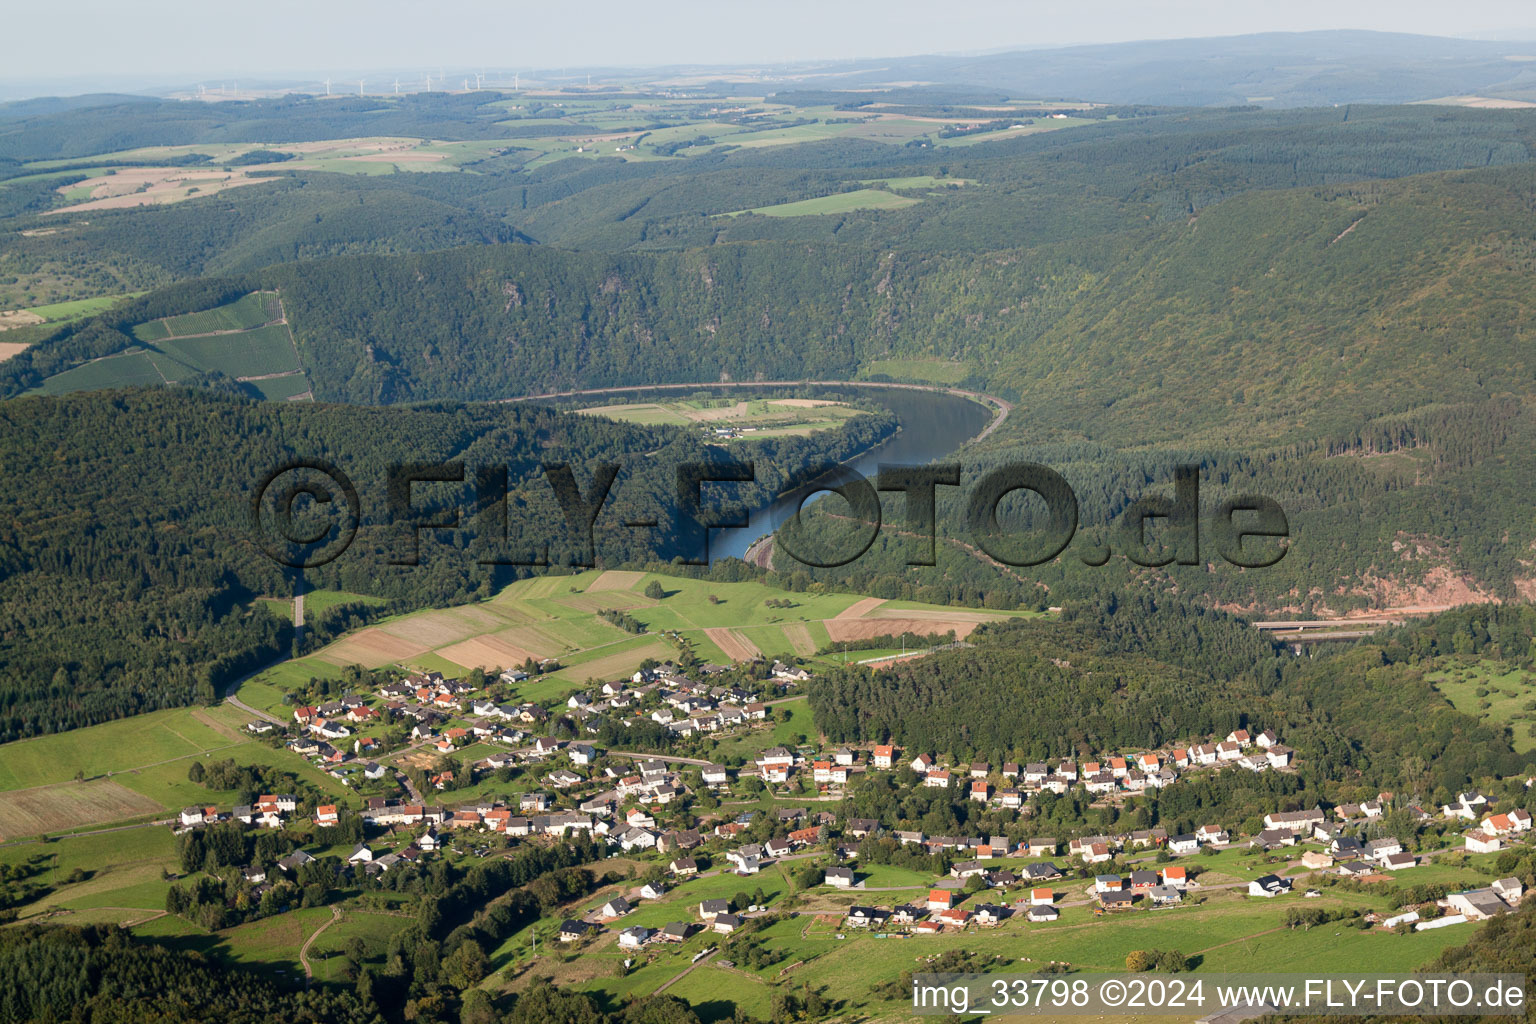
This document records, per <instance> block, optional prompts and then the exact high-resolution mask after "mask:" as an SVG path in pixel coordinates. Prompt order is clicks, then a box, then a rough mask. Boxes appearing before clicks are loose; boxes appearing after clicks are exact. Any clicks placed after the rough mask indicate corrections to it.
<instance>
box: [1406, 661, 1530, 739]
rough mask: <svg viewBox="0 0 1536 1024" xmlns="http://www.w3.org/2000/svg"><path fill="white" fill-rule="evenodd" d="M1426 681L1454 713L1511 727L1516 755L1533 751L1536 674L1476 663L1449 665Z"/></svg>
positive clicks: (1498, 664) (1495, 664) (1494, 662)
mask: <svg viewBox="0 0 1536 1024" xmlns="http://www.w3.org/2000/svg"><path fill="white" fill-rule="evenodd" d="M1426 678H1427V679H1428V680H1429V681H1430V682H1432V683H1434V684H1435V688H1436V689H1437V690H1439V691H1440V692H1441V693H1443V694H1445V699H1446V700H1448V701H1450V702H1451V703H1452V704H1453V705H1455V707H1456V710H1457V711H1461V712H1463V713H1465V714H1469V715H1475V716H1476V717H1478V718H1481V719H1484V720H1486V721H1488V722H1492V723H1495V724H1498V725H1507V726H1510V728H1511V729H1512V730H1513V733H1514V737H1513V743H1514V748H1515V749H1516V750H1517V751H1520V752H1521V753H1525V752H1528V751H1532V750H1536V674H1532V673H1530V672H1524V671H1521V670H1520V669H1511V668H1510V667H1509V666H1507V665H1505V664H1503V663H1501V662H1496V661H1475V662H1471V663H1456V664H1452V665H1450V666H1448V667H1446V668H1444V669H1442V670H1441V671H1438V672H1431V673H1429V675H1428V676H1427V677H1426Z"/></svg>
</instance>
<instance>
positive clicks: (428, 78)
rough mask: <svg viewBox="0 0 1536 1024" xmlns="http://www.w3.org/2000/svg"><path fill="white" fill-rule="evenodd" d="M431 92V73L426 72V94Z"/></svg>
mask: <svg viewBox="0 0 1536 1024" xmlns="http://www.w3.org/2000/svg"><path fill="white" fill-rule="evenodd" d="M431 91H432V72H430V71H428V72H427V92H431Z"/></svg>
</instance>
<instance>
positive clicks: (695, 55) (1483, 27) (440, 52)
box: [0, 0, 1536, 91]
mask: <svg viewBox="0 0 1536 1024" xmlns="http://www.w3.org/2000/svg"><path fill="white" fill-rule="evenodd" d="M0 18H3V24H4V25H5V26H6V34H7V36H8V37H9V38H10V39H11V40H13V42H14V41H21V40H35V41H37V43H38V45H32V46H28V45H12V46H9V47H7V48H6V58H5V61H4V62H3V65H0V80H7V79H8V80H12V82H11V84H12V86H13V89H12V90H10V91H14V86H15V85H16V84H19V83H17V82H16V81H15V80H18V79H19V80H30V81H31V82H34V83H37V84H43V83H48V82H63V81H77V82H85V81H89V82H92V83H98V84H99V85H108V86H110V85H116V86H117V87H121V88H131V87H135V86H137V87H145V85H146V83H148V82H158V83H164V84H172V83H176V84H179V83H184V82H187V81H192V80H197V79H201V78H205V77H209V76H239V75H243V76H247V77H248V78H255V77H261V76H271V77H274V78H283V77H295V76H303V77H315V78H319V77H323V76H325V75H328V74H333V73H335V74H342V73H346V72H349V71H356V70H360V69H361V70H369V69H373V70H381V69H393V70H395V71H397V72H398V71H404V70H407V69H423V70H426V69H431V68H436V67H447V68H454V69H464V68H473V67H476V66H484V67H487V68H500V69H530V70H531V69H537V68H546V69H548V68H555V69H558V68H562V67H594V66H595V67H602V66H631V67H646V66H656V65H666V64H742V63H783V62H786V61H799V60H825V59H838V58H861V57H863V58H868V57H890V56H904V55H912V54H922V53H940V52H975V51H983V50H997V49H1003V48H1029V47H1044V46H1059V45H1070V44H1078V43H1099V42H1124V41H1128V40H1135V39H1167V38H1179V37H1187V36H1220V35H1238V34H1244V33H1249V32H1266V31H1305V30H1312V29H1339V28H1356V29H1377V30H1382V31H1394V32H1414V33H1421V34H1425V35H1446V36H1461V37H1472V38H1502V39H1520V38H1525V39H1530V38H1536V5H1533V4H1532V3H1531V0H1470V2H1465V3H1446V2H1445V0H1434V2H1425V0H1267V2H1253V0H1151V2H1148V0H1135V2H1127V0H1077V2H1072V3H1060V2H1052V3H1040V2H1037V0H1013V2H997V0H951V2H949V3H942V4H935V3H933V2H931V0H920V2H919V0H879V2H870V0H769V2H766V3H752V4H746V3H741V2H738V0H708V2H699V0H669V2H648V0H627V2H614V0H575V2H565V3H552V2H548V0H546V2H543V3H538V4H532V3H526V2H522V0H503V2H499V3H497V2H487V0H410V2H402V0H367V2H360V0H305V2H296V0H264V2H262V0H258V2H256V3H215V4H189V3H186V2H185V0H176V2H166V0H136V2H134V3H124V2H122V0H71V2H70V3H68V4H66V5H64V6H54V5H52V4H43V3H38V2H36V0H33V2H30V3H25V4H23V3H19V2H17V0H5V4H4V8H0Z"/></svg>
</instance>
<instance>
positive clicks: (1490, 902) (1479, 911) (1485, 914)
mask: <svg viewBox="0 0 1536 1024" xmlns="http://www.w3.org/2000/svg"><path fill="white" fill-rule="evenodd" d="M1446 901H1447V902H1448V903H1450V905H1451V909H1452V910H1454V911H1456V912H1457V913H1460V914H1465V915H1466V918H1467V920H1468V921H1483V920H1486V919H1487V918H1490V917H1496V916H1498V915H1499V914H1502V913H1504V912H1505V911H1507V910H1508V909H1509V904H1507V903H1505V902H1504V901H1503V900H1501V899H1500V898H1499V897H1498V896H1496V895H1494V893H1493V890H1492V889H1473V890H1472V891H1471V892H1453V893H1451V894H1450V895H1449V896H1447V897H1446Z"/></svg>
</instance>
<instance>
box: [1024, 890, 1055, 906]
mask: <svg viewBox="0 0 1536 1024" xmlns="http://www.w3.org/2000/svg"><path fill="white" fill-rule="evenodd" d="M1055 902H1056V892H1055V890H1053V889H1048V888H1044V887H1041V888H1038V889H1031V890H1029V905H1030V906H1032V907H1048V906H1050V905H1052V904H1053V903H1055Z"/></svg>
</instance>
